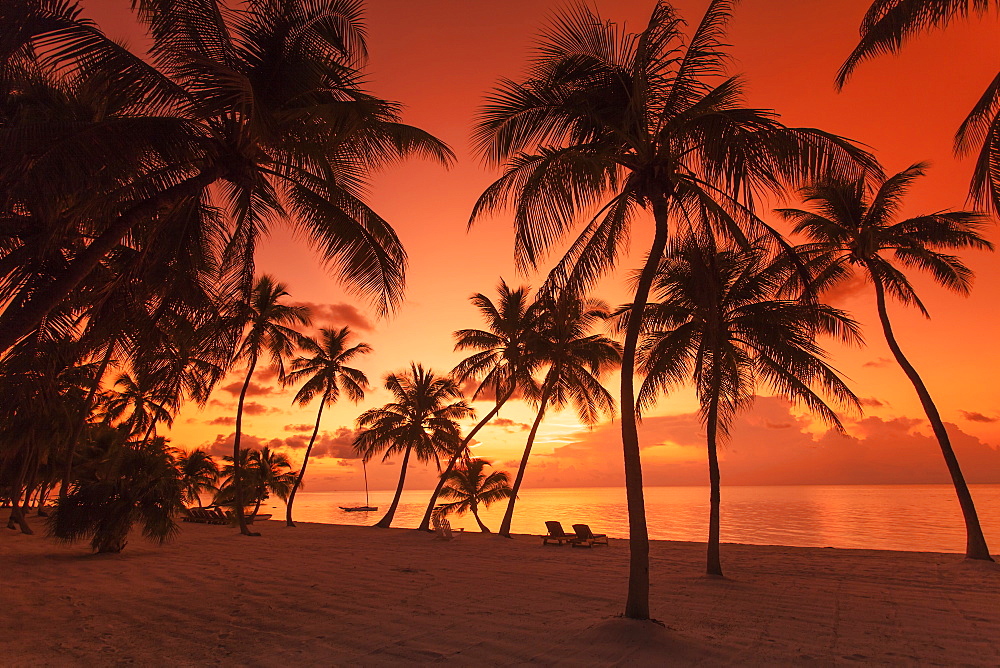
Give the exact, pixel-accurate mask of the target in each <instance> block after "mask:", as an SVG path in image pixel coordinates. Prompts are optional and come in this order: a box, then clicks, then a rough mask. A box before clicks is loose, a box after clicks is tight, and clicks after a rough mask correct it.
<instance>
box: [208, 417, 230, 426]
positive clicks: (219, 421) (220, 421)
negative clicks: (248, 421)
mask: <svg viewBox="0 0 1000 668" xmlns="http://www.w3.org/2000/svg"><path fill="white" fill-rule="evenodd" d="M205 424H220V425H234V424H236V418H234V417H229V416H225V417H217V418H215V419H213V420H205Z"/></svg>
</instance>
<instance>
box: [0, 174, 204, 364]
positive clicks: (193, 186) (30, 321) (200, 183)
mask: <svg viewBox="0 0 1000 668" xmlns="http://www.w3.org/2000/svg"><path fill="white" fill-rule="evenodd" d="M221 174H222V171H221V170H220V169H217V168H212V169H208V170H206V171H204V172H201V173H199V174H198V175H196V176H193V177H191V178H189V179H186V180H184V181H181V182H180V183H176V184H174V185H172V186H170V187H169V188H167V189H165V190H163V191H162V192H160V193H159V195H157V196H156V197H152V198H150V199H147V200H144V201H142V202H140V203H139V204H137V205H135V206H133V207H132V208H131V209H128V210H127V211H125V212H124V213H122V214H121V215H120V216H118V218H116V219H115V220H113V221H112V222H111V224H110V225H108V227H107V229H105V230H104V232H102V233H101V234H100V235H99V236H98V237H97V238H95V239H94V240H93V241H91V242H90V244H89V245H88V246H87V247H86V248H85V249H83V250H82V251H80V252H79V253H78V254H77V255H76V257H75V258H73V260H72V262H70V263H69V266H68V267H67V268H66V270H65V271H63V272H62V273H61V274H60V275H59V276H58V277H57V278H56V279H55V280H53V281H52V282H51V283H49V284H48V285H46V286H44V287H42V288H40V289H39V290H37V291H36V292H35V293H34V294H33V295H32V296H31V297H29V298H28V299H27V300H25V302H24V303H23V304H21V305H20V306H18V307H16V308H14V307H12V306H9V307H8V308H7V309H6V310H4V312H3V313H2V314H0V352H3V351H6V350H7V349H8V348H10V347H11V346H12V345H14V344H15V343H17V342H18V341H19V340H20V339H21V338H22V337H23V336H24V335H25V334H27V333H28V332H30V331H31V330H32V329H33V328H34V327H36V326H37V325H38V323H40V322H41V321H42V319H43V318H45V316H47V315H48V314H49V312H50V311H52V309H54V308H55V307H56V306H58V305H59V303H60V302H61V301H63V300H64V299H65V298H66V297H67V296H68V295H69V294H70V293H71V292H72V291H73V290H74V289H76V287H77V286H78V285H80V283H81V282H82V281H83V280H84V279H85V278H87V276H89V275H90V273H91V272H92V271H93V270H94V268H96V267H97V265H98V264H99V263H100V261H101V260H102V259H104V257H105V256H106V255H107V254H108V253H109V252H110V251H111V250H112V249H113V248H114V247H115V246H117V245H118V244H119V243H121V240H122V239H123V238H124V237H125V235H126V234H128V232H129V230H131V229H132V228H133V227H135V226H136V225H137V224H138V223H139V222H141V221H142V220H143V219H146V218H149V217H150V216H152V215H154V214H155V213H156V212H157V210H158V209H159V208H160V207H162V206H164V205H166V204H168V203H170V202H174V201H176V200H179V199H181V198H184V197H188V196H191V195H194V194H196V193H198V192H199V191H201V190H203V189H204V188H205V187H206V186H208V185H210V184H211V183H213V182H214V181H216V180H217V179H218V178H219V176H221Z"/></svg>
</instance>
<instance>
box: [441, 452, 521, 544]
mask: <svg viewBox="0 0 1000 668" xmlns="http://www.w3.org/2000/svg"><path fill="white" fill-rule="evenodd" d="M487 466H492V464H490V463H489V462H488V461H486V460H485V459H469V460H466V461H465V462H464V465H462V466H460V467H457V468H454V469H452V470H451V471H446V472H445V473H443V474H442V475H441V478H442V479H443V480H444V481H445V484H444V487H443V488H442V489H441V496H442V497H443V498H445V499H455V501H452V502H451V503H446V504H443V505H442V506H441V513H442V514H443V515H447V514H449V513H456V514H459V515H461V514H463V513H466V512H470V511H471V512H472V516H473V517H475V518H476V523H477V524H478V525H479V530H480V531H482V532H483V533H490V530H489V528H488V527H487V526H486V525H485V524H483V521H482V520H481V519H480V518H479V506H480V505H481V506H483V507H484V508H489V507H490V505H492V504H493V503H495V502H497V501H500V500H501V499H507V498H510V495H511V488H510V476H508V475H507V472H506V471H494V472H493V473H490V474H489V475H486V471H485V468H486V467H487Z"/></svg>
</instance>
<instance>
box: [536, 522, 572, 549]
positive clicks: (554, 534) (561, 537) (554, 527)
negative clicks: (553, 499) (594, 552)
mask: <svg viewBox="0 0 1000 668" xmlns="http://www.w3.org/2000/svg"><path fill="white" fill-rule="evenodd" d="M545 528H546V529H548V530H549V532H548V533H547V534H546V535H544V536H542V545H548V544H549V543H555V544H556V545H562V544H563V543H571V542H573V541H574V540H576V539H577V536H576V534H575V533H566V532H565V531H563V528H562V524H560V523H559V522H554V521H551V520H550V521H548V522H546V523H545Z"/></svg>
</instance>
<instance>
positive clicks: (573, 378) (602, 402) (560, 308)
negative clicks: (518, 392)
mask: <svg viewBox="0 0 1000 668" xmlns="http://www.w3.org/2000/svg"><path fill="white" fill-rule="evenodd" d="M539 308H540V314H539V323H538V329H537V339H536V342H535V343H534V344H533V352H534V355H535V356H537V358H538V359H539V361H540V362H541V364H544V365H546V366H547V369H546V371H545V378H544V380H543V381H542V383H541V388H540V389H538V390H537V392H533V393H532V394H533V397H532V398H533V399H534V400H535V401H536V402H537V405H538V411H537V413H536V414H535V421H534V422H533V423H532V425H531V430H530V431H529V432H528V440H527V442H526V443H525V445H524V453H523V454H522V455H521V462H520V464H518V467H517V475H516V476H515V477H514V486H513V488H512V493H511V496H510V499H509V500H508V502H507V510H506V511H505V512H504V516H503V520H502V521H501V522H500V529H499V531H498V533H499V534H500V535H501V536H504V537H506V538H510V537H511V536H510V525H511V521H512V520H513V518H514V505H515V503H516V502H517V493H518V491H519V490H520V489H521V482H522V481H523V480H524V471H525V469H526V468H527V466H528V458H529V457H530V456H531V448H532V446H533V445H534V442H535V436H536V435H537V434H538V427H539V426H540V425H541V423H542V418H544V417H545V411H546V409H547V408H548V407H549V406H550V405H551V406H552V407H554V408H556V409H557V410H559V409H562V408H564V407H565V406H567V405H569V404H570V403H572V404H573V406H574V408H576V411H577V415H578V416H579V418H580V420H581V421H582V422H584V424H596V423H597V422H598V421H599V420H600V419H601V416H602V415H609V416H610V415H613V414H614V411H615V400H614V399H613V398H612V397H611V394H610V393H609V392H608V391H607V390H606V389H604V386H603V385H601V382H600V378H601V376H603V375H604V374H605V373H607V372H608V371H611V370H612V369H614V368H617V367H618V365H619V364H621V359H622V358H621V355H622V349H621V346H620V345H619V344H618V342H617V341H613V340H612V339H609V338H607V337H606V336H601V335H599V334H588V332H589V331H590V330H591V329H592V328H593V326H594V325H595V324H596V323H598V322H600V321H602V320H604V319H606V318H607V317H608V309H607V305H606V304H604V302H600V301H597V300H592V299H587V300H583V299H578V298H576V297H575V296H574V295H573V294H571V293H569V292H564V293H563V294H561V295H560V296H559V297H558V298H555V299H553V298H549V299H545V300H542V301H541V302H540V304H539Z"/></svg>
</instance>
